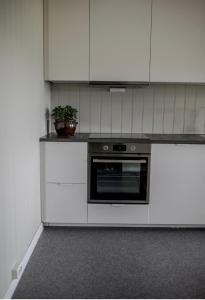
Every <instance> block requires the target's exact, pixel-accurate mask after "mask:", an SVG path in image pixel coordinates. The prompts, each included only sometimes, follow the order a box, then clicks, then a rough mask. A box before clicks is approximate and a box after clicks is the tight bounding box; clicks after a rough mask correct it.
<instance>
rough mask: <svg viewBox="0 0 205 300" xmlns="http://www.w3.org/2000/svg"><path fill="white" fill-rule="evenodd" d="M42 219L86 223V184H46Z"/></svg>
mask: <svg viewBox="0 0 205 300" xmlns="http://www.w3.org/2000/svg"><path fill="white" fill-rule="evenodd" d="M43 221H44V222H48V223H86V222H87V185H86V184H53V183H52V184H47V185H46V199H45V204H44V211H43Z"/></svg>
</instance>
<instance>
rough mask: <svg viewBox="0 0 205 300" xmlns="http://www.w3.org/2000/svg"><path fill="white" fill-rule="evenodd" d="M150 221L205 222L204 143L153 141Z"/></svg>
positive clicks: (160, 222) (164, 222) (172, 222)
mask: <svg viewBox="0 0 205 300" xmlns="http://www.w3.org/2000/svg"><path fill="white" fill-rule="evenodd" d="M150 223H151V224H205V145H152V154H151V182H150Z"/></svg>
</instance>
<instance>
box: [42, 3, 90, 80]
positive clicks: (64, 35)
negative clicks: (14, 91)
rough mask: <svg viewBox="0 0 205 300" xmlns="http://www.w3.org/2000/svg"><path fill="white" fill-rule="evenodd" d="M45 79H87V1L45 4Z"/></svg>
mask: <svg viewBox="0 0 205 300" xmlns="http://www.w3.org/2000/svg"><path fill="white" fill-rule="evenodd" d="M45 79H46V80H51V81H55V80H56V81H61V80H62V81H88V80H89V0H46V1H45Z"/></svg>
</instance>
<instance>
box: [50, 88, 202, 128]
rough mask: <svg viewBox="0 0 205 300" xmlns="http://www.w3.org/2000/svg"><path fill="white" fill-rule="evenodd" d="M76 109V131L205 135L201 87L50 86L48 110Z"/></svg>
mask: <svg viewBox="0 0 205 300" xmlns="http://www.w3.org/2000/svg"><path fill="white" fill-rule="evenodd" d="M66 104H69V105H72V106H74V107H75V108H77V109H78V123H79V124H78V128H77V131H78V132H105V133H106V132H108V133H126V132H127V133H205V86H200V85H168V84H163V85H153V86H150V87H145V88H136V87H134V88H133V87H129V88H127V89H126V92H125V93H110V92H109V91H108V88H106V87H89V86H86V85H69V84H60V83H56V84H52V87H51V108H53V107H54V106H56V105H66Z"/></svg>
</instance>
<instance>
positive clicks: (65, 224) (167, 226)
mask: <svg viewBox="0 0 205 300" xmlns="http://www.w3.org/2000/svg"><path fill="white" fill-rule="evenodd" d="M43 225H44V226H45V227H52V226H53V227H133V228H134V227H136V228H205V224H122V223H121V224H117V223H107V224H105V223H47V222H44V223H43Z"/></svg>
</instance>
